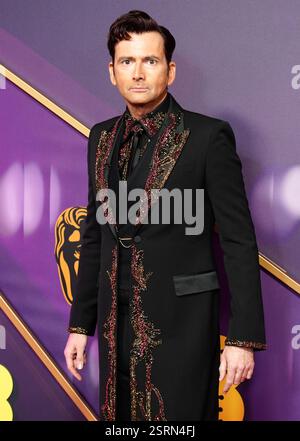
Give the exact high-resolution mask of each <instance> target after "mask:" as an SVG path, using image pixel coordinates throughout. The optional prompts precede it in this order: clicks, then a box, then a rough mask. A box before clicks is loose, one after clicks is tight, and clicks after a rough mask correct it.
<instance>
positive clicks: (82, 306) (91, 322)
mask: <svg viewBox="0 0 300 441" xmlns="http://www.w3.org/2000/svg"><path fill="white" fill-rule="evenodd" d="M95 126H96V125H95ZM95 126H93V127H92V129H91V131H90V134H89V139H88V149H87V169H88V204H87V214H86V217H85V219H84V221H83V225H82V230H81V231H82V233H81V249H80V257H79V266H78V274H77V283H76V287H75V288H76V289H75V293H74V295H73V302H72V305H71V310H70V317H69V327H68V332H75V333H78V334H86V335H89V336H93V335H94V334H95V329H96V324H97V294H98V292H97V291H98V288H97V280H98V275H99V270H100V248H101V227H100V225H99V223H98V222H97V220H96V204H95V196H94V191H93V185H92V182H93V181H92V179H93V174H92V173H93V169H94V167H93V165H94V164H95V159H94V158H91V151H94V149H92V143H94V142H96V139H95V136H96V133H95V132H96V130H95Z"/></svg>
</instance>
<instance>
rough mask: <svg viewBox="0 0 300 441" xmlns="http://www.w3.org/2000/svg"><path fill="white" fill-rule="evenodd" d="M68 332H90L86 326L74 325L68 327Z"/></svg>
mask: <svg viewBox="0 0 300 441" xmlns="http://www.w3.org/2000/svg"><path fill="white" fill-rule="evenodd" d="M68 332H70V333H72V332H75V333H76V334H86V335H87V334H88V331H87V330H86V329H84V328H80V327H79V326H77V327H73V326H69V328H68Z"/></svg>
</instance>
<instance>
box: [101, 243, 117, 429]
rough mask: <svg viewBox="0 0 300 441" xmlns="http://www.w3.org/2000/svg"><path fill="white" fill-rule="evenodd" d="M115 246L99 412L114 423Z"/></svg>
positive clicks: (115, 357) (110, 276) (104, 330)
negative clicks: (105, 369) (105, 367)
mask: <svg viewBox="0 0 300 441" xmlns="http://www.w3.org/2000/svg"><path fill="white" fill-rule="evenodd" d="M117 253H118V249H117V245H116V246H115V247H114V248H113V250H112V269H111V271H110V272H109V271H108V270H107V274H108V277H109V279H110V286H111V292H112V301H111V309H110V313H109V315H108V317H107V319H106V321H105V323H104V325H103V335H104V337H105V338H106V339H107V341H108V364H109V374H108V379H107V381H106V387H105V402H104V404H103V405H102V406H101V410H102V412H103V415H104V419H105V420H106V421H114V420H115V418H116V362H117V348H116V329H117V328H116V326H117V257H118V255H117Z"/></svg>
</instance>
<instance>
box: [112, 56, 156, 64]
mask: <svg viewBox="0 0 300 441" xmlns="http://www.w3.org/2000/svg"><path fill="white" fill-rule="evenodd" d="M149 58H156V60H159V59H160V58H159V57H157V56H156V55H148V56H147V57H143V60H149ZM122 60H135V58H134V57H119V58H118V62H119V61H122Z"/></svg>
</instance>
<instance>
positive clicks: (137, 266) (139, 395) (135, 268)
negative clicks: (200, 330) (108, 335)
mask: <svg viewBox="0 0 300 441" xmlns="http://www.w3.org/2000/svg"><path fill="white" fill-rule="evenodd" d="M143 254H144V251H143V250H138V249H137V248H136V246H135V245H134V244H133V245H132V260H131V273H132V277H133V280H134V282H135V284H134V285H133V298H132V299H131V308H132V312H131V315H130V321H131V324H132V328H133V330H134V335H135V339H134V341H133V345H132V349H131V351H130V393H131V421H140V419H139V418H138V414H137V411H138V408H139V409H140V411H141V414H142V418H143V420H145V421H166V417H165V413H164V403H163V399H162V396H161V394H160V392H159V390H158V388H157V387H156V386H154V384H153V383H152V380H151V368H152V364H153V361H154V358H153V354H152V352H153V349H155V348H156V347H157V346H158V345H160V344H161V343H162V340H161V339H158V336H159V335H160V330H159V329H157V328H155V327H154V324H153V323H152V322H150V320H149V319H148V317H147V316H146V315H145V313H144V311H143V307H142V298H141V292H142V291H145V290H146V289H147V281H148V278H149V277H150V276H151V275H152V274H153V272H148V273H147V274H145V270H144V265H143ZM139 363H143V366H145V376H146V382H145V390H144V391H139V390H138V382H137V379H136V367H137V365H138V364H139ZM152 393H154V396H156V398H157V400H158V409H159V410H158V413H157V414H156V415H152V414H151V411H152V405H151V401H152Z"/></svg>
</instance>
